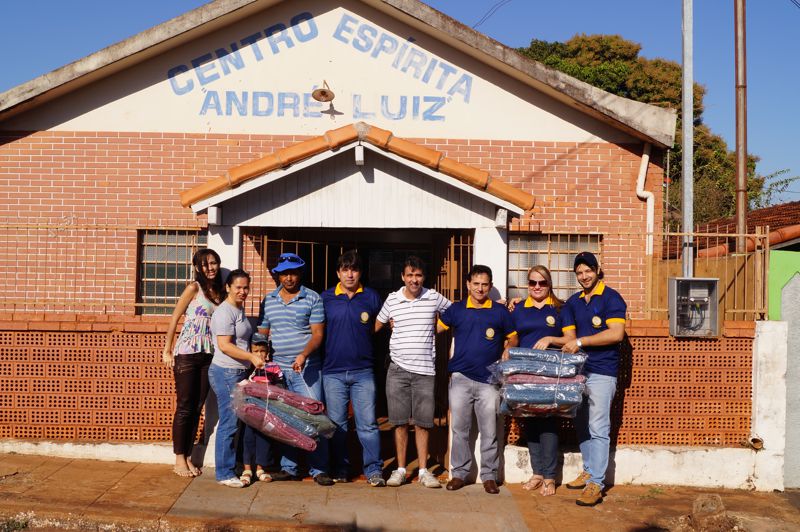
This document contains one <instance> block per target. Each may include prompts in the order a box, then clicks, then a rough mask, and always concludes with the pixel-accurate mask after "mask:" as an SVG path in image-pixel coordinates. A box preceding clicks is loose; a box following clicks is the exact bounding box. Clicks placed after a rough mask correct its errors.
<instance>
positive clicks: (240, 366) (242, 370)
mask: <svg viewBox="0 0 800 532" xmlns="http://www.w3.org/2000/svg"><path fill="white" fill-rule="evenodd" d="M225 287H226V288H227V290H228V297H227V298H226V299H225V301H223V302H222V304H221V305H220V306H219V307H217V310H216V311H214V315H213V316H212V317H211V335H212V338H213V342H214V358H213V359H212V361H211V366H210V367H209V368H208V381H209V383H210V384H211V389H213V390H214V393H215V394H216V396H217V406H218V408H219V424H218V425H217V444H216V447H215V448H214V461H215V462H216V463H215V466H216V478H217V482H219V483H220V484H222V485H225V486H228V487H231V488H241V487H243V486H244V484H242V481H241V480H239V478H238V477H237V476H236V473H235V471H234V467H235V466H236V449H234V446H233V441H234V438H235V436H236V414H235V413H234V411H233V404H232V401H231V393H232V392H233V388H234V386H236V384H237V383H239V382H240V381H242V380H244V379H245V378H246V377H247V372H248V370H249V368H250V365H251V364H252V365H254V366H256V367H262V366H263V365H264V361H263V360H261V358H260V357H258V356H256V355H254V354H253V353H251V352H250V351H248V350H247V349H248V347H249V345H250V336H251V335H252V334H253V329H252V327H251V326H250V322H249V321H247V316H246V315H245V313H244V302H245V301H246V300H247V296H248V294H249V293H250V274H248V273H247V272H246V271H244V270H233V271H232V272H231V273H230V274H229V275H228V279H227V281H225Z"/></svg>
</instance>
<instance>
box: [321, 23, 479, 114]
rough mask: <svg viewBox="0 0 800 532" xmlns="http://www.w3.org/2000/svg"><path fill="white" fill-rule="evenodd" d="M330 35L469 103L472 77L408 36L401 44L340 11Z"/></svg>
mask: <svg viewBox="0 0 800 532" xmlns="http://www.w3.org/2000/svg"><path fill="white" fill-rule="evenodd" d="M333 38H334V39H335V40H337V41H339V42H341V43H342V44H345V45H348V46H351V47H352V48H353V49H354V50H357V51H359V52H362V53H365V54H368V55H369V57H371V58H372V59H375V60H377V61H387V62H388V63H387V64H389V65H390V66H391V67H392V68H394V69H396V70H399V71H400V72H402V73H404V74H409V75H411V76H412V77H413V78H414V79H417V80H419V81H421V82H422V83H425V84H426V85H430V84H433V85H434V86H435V87H436V90H443V91H446V92H447V94H448V95H449V96H450V97H453V96H460V97H461V98H462V99H463V101H464V103H469V100H470V96H471V94H472V76H471V75H470V74H467V73H466V72H461V71H460V70H459V69H457V68H455V67H454V66H452V65H449V64H447V63H445V62H444V61H442V60H440V59H438V58H435V57H432V56H431V55H430V54H429V53H426V52H425V51H424V50H422V49H421V48H419V47H417V46H415V45H414V44H413V43H412V41H413V39H412V38H409V39H408V40H407V41H403V42H402V43H401V42H400V41H399V40H398V39H397V37H395V36H393V35H390V34H388V33H386V32H384V31H381V30H380V29H379V28H376V27H375V26H372V25H370V24H369V23H367V22H364V21H362V20H359V19H358V18H356V17H354V16H353V15H351V14H349V13H343V14H342V18H341V19H339V24H338V25H337V26H336V29H335V30H334V31H333ZM454 79H455V80H456V81H453V80H454ZM412 115H413V113H412ZM435 116H439V115H435Z"/></svg>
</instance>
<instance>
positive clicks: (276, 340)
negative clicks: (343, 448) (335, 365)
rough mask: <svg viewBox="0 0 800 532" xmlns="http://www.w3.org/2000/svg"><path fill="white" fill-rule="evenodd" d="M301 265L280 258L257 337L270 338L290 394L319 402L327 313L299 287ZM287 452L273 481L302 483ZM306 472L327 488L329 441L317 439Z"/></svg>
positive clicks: (289, 256) (291, 257)
mask: <svg viewBox="0 0 800 532" xmlns="http://www.w3.org/2000/svg"><path fill="white" fill-rule="evenodd" d="M305 265H306V263H305V261H304V260H303V259H302V258H301V257H300V256H299V255H297V254H295V253H281V255H280V257H278V263H277V264H276V265H275V267H274V268H272V274H273V276H274V277H275V280H276V282H277V284H278V287H277V288H276V289H275V290H274V291H273V292H271V293H269V294H267V295H266V296H265V297H264V299H263V300H262V301H261V306H260V309H259V316H258V332H260V333H261V334H265V335H269V337H270V339H271V340H272V348H273V349H274V351H275V352H274V354H273V361H274V362H275V363H277V364H278V365H279V366H280V368H281V370H282V371H283V375H284V377H285V379H286V385H287V387H288V388H289V390H291V391H293V392H295V393H299V394H301V395H303V396H305V397H311V398H313V399H317V400H318V401H323V400H324V397H323V389H322V359H321V355H320V353H319V347H320V346H321V345H322V339H323V335H324V332H325V310H324V308H323V306H322V299H321V298H320V296H319V294H318V293H316V292H315V291H313V290H311V289H309V288H306V287H305V286H303V285H302V280H303V268H304V267H305ZM298 452H299V451H298V450H297V449H295V448H293V447H287V448H286V450H285V452H284V456H283V458H282V459H281V472H280V473H277V474H275V475H273V476H272V477H273V479H274V480H300V478H302V477H301V476H300V474H299V471H298V465H297V458H298V456H297V453H298ZM308 464H309V473H310V474H311V476H312V477H313V478H314V481H315V482H316V483H317V484H319V485H321V486H330V485H332V484H333V480H332V479H331V477H330V476H329V475H328V440H327V439H325V438H320V441H319V443H318V444H317V448H316V450H315V451H313V452H312V453H310V454H309V457H308Z"/></svg>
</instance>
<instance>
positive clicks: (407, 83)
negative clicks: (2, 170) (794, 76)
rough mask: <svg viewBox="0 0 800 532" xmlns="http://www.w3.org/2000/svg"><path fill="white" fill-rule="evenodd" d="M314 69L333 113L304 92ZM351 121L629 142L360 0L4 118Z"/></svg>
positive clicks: (84, 124) (297, 7) (69, 125)
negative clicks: (330, 97) (331, 93)
mask: <svg viewBox="0 0 800 532" xmlns="http://www.w3.org/2000/svg"><path fill="white" fill-rule="evenodd" d="M267 31H270V32H272V33H273V34H272V35H271V37H270V38H265V37H264V35H265V32H267ZM253 36H255V37H253ZM323 80H327V81H328V83H329V84H330V86H331V88H332V89H333V90H334V91H335V93H336V99H335V100H334V107H335V114H333V115H330V114H325V113H323V111H326V110H327V109H328V106H327V105H325V104H320V103H318V102H316V101H314V100H313V99H312V98H311V94H310V93H311V91H312V90H313V89H314V88H315V87H318V86H320V85H321V84H322V81H323ZM358 120H364V121H367V122H369V123H372V124H374V125H378V126H379V127H383V128H386V129H389V130H391V131H392V132H393V133H394V134H395V135H398V136H401V137H434V138H479V139H506V140H526V141H531V140H547V141H555V142H557V141H567V142H593V141H594V142H597V141H608V142H634V140H633V139H632V137H630V136H628V135H626V134H625V133H623V132H621V131H619V130H617V129H615V128H612V127H611V126H609V125H607V124H604V123H602V122H600V121H599V120H596V119H594V118H591V117H589V116H587V115H585V114H583V113H581V112H580V111H578V110H576V109H574V108H571V107H569V106H567V105H564V104H562V103H559V102H557V101H555V100H553V99H552V98H550V97H549V96H546V95H544V94H542V93H540V92H538V91H536V90H534V89H532V88H530V87H529V86H527V85H524V84H522V83H520V82H519V81H517V80H515V79H512V78H511V77H509V76H507V75H505V74H502V73H500V72H498V71H497V70H494V69H492V68H490V67H488V66H487V65H486V64H484V63H482V62H480V61H477V60H475V59H473V58H471V57H469V56H467V55H466V54H464V53H462V52H460V51H458V50H456V49H453V48H452V47H450V46H448V45H446V44H443V43H442V42H440V41H437V40H435V39H433V38H432V37H430V36H428V35H426V34H423V33H421V32H419V31H417V30H415V29H413V28H411V27H410V26H407V25H405V24H403V23H401V22H399V21H398V20H396V19H394V18H392V17H389V16H387V15H386V14H384V13H381V12H379V11H377V10H374V9H372V8H370V7H369V6H367V5H365V4H363V3H361V2H355V1H343V2H336V3H333V2H328V1H324V0H295V1H292V2H285V3H281V4H280V5H278V6H276V7H274V8H270V9H266V10H263V11H261V12H259V13H257V14H256V15H254V16H252V17H249V18H247V19H246V20H244V21H241V22H239V23H236V24H234V25H232V26H229V27H226V28H223V29H221V30H219V31H217V32H214V33H211V34H210V35H208V36H206V37H204V38H202V39H198V40H196V41H193V42H191V43H188V44H185V45H183V46H179V47H177V48H176V49H174V50H172V51H170V52H169V53H165V54H163V55H161V56H158V57H156V58H153V59H151V60H149V61H147V62H145V63H143V64H141V65H138V66H135V67H132V68H130V69H128V70H125V71H123V72H121V73H119V74H116V75H113V76H111V77H109V78H107V79H105V80H102V81H100V82H97V83H95V84H92V85H90V86H87V87H85V88H83V89H82V90H80V91H76V92H73V93H70V94H68V95H65V96H64V97H62V98H60V99H57V100H55V101H53V102H50V103H47V104H44V105H42V106H41V107H39V108H36V109H33V110H31V111H29V112H26V113H23V114H22V115H20V116H17V117H13V118H11V119H9V120H6V121H4V122H3V123H0V128H3V129H11V130H30V129H42V130H47V129H52V130H60V131H66V130H72V131H141V132H186V133H254V134H280V135H287V134H290V135H291V134H293V135H319V134H321V133H322V132H323V131H325V130H327V129H332V128H335V127H339V126H341V125H344V124H348V123H351V122H354V121H358Z"/></svg>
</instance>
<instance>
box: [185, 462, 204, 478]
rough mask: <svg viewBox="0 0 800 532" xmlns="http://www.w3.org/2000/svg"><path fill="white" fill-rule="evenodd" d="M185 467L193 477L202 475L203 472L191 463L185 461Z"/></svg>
mask: <svg viewBox="0 0 800 532" xmlns="http://www.w3.org/2000/svg"><path fill="white" fill-rule="evenodd" d="M186 467H187V468H189V472H190V473H191V474H192V476H193V477H199V476H200V475H202V474H203V470H202V469H200V468H199V467H197V466H196V465H194V464H193V463H191V462H189V461H187V462H186Z"/></svg>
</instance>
